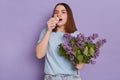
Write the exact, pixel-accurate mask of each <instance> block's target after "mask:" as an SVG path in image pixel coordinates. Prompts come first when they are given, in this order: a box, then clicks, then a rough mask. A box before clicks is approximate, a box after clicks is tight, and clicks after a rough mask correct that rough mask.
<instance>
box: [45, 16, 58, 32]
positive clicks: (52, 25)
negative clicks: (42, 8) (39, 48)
mask: <svg viewBox="0 0 120 80" xmlns="http://www.w3.org/2000/svg"><path fill="white" fill-rule="evenodd" d="M58 21H59V19H58V18H57V17H52V18H50V19H49V20H48V21H47V27H48V30H49V31H52V30H53V29H54V28H55V27H56V24H57V23H58Z"/></svg>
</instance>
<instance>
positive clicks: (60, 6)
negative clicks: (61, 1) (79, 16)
mask: <svg viewBox="0 0 120 80" xmlns="http://www.w3.org/2000/svg"><path fill="white" fill-rule="evenodd" d="M59 10H62V11H63V10H64V11H66V9H65V7H64V6H63V5H58V6H57V7H56V8H55V11H59Z"/></svg>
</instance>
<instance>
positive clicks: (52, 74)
mask: <svg viewBox="0 0 120 80" xmlns="http://www.w3.org/2000/svg"><path fill="white" fill-rule="evenodd" d="M64 33H70V34H71V35H73V36H76V35H77V34H78V33H79V32H78V31H77V29H76V26H75V23H74V19H73V15H72V11H71V9H70V7H69V6H68V5H67V4H66V3H58V4H57V5H56V6H55V8H54V11H53V15H52V17H51V18H50V19H49V20H48V21H47V28H45V29H44V30H43V31H42V32H41V34H40V38H39V41H38V45H37V47H36V56H37V58H38V59H41V58H43V57H44V56H45V80H81V78H80V76H77V69H78V70H80V69H81V68H82V67H83V66H84V64H82V63H81V64H76V66H73V65H72V63H71V62H70V61H68V60H67V59H65V58H64V57H62V56H60V55H59V51H58V45H59V44H60V43H61V42H63V41H64V39H63V35H64ZM74 68H76V69H74Z"/></svg>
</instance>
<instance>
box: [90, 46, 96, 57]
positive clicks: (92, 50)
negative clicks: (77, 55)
mask: <svg viewBox="0 0 120 80" xmlns="http://www.w3.org/2000/svg"><path fill="white" fill-rule="evenodd" d="M89 52H90V55H92V56H94V52H95V50H94V49H93V48H92V47H90V49H89Z"/></svg>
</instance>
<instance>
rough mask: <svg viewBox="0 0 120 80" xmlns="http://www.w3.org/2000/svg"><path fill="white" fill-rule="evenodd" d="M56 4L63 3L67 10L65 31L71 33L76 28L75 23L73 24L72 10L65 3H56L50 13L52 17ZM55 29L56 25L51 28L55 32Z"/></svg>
mask: <svg viewBox="0 0 120 80" xmlns="http://www.w3.org/2000/svg"><path fill="white" fill-rule="evenodd" d="M58 5H63V6H64V7H65V9H66V11H67V16H68V17H67V22H66V24H65V32H67V33H73V32H75V31H76V30H77V28H76V25H75V22H74V18H73V14H72V10H71V8H70V7H69V6H68V5H67V4H66V3H58V4H56V6H55V8H54V11H53V14H52V17H53V16H54V12H55V9H56V7H57V6H58ZM56 31H57V27H56V28H55V29H53V32H56Z"/></svg>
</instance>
